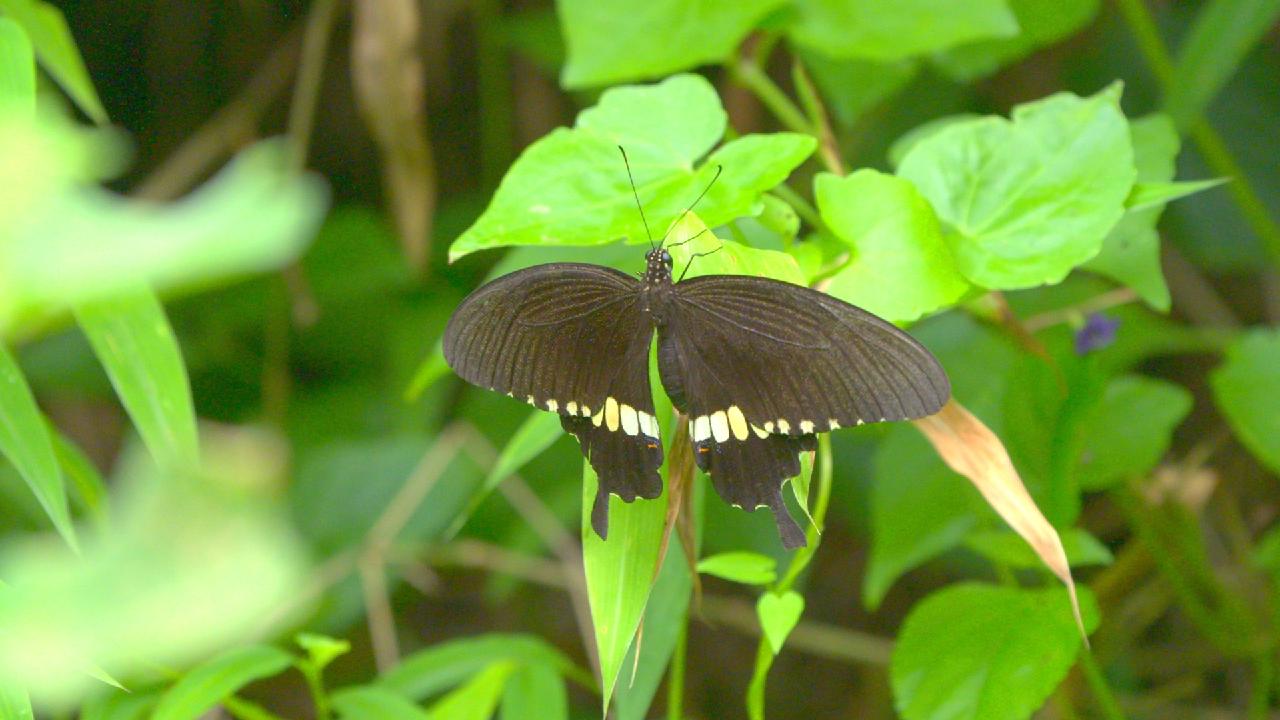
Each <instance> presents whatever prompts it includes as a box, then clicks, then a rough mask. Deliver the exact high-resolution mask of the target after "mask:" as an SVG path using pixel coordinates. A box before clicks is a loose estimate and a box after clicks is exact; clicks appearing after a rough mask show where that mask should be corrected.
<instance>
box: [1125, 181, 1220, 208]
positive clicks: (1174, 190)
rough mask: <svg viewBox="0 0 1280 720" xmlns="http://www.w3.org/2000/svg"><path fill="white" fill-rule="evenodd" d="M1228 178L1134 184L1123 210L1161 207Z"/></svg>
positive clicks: (1215, 185)
mask: <svg viewBox="0 0 1280 720" xmlns="http://www.w3.org/2000/svg"><path fill="white" fill-rule="evenodd" d="M1229 180H1230V178H1214V179H1212V180H1191V181H1186V182H1150V183H1144V182H1138V183H1134V185H1133V189H1132V190H1130V191H1129V197H1128V199H1126V200H1125V208H1126V209H1128V211H1129V212H1134V211H1137V210H1145V209H1147V208H1151V207H1156V206H1163V205H1164V204H1165V203H1167V202H1170V201H1173V200H1177V199H1179V198H1184V197H1187V196H1188V195H1194V194H1196V193H1198V192H1203V191H1205V190H1208V189H1209V188H1212V187H1217V186H1219V185H1222V184H1223V183H1226V182H1229Z"/></svg>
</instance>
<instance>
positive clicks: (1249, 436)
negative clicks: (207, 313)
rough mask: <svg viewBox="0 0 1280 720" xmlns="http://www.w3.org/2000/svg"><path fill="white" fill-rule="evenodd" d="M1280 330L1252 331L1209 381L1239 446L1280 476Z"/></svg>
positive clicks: (1235, 345) (1237, 343)
mask: <svg viewBox="0 0 1280 720" xmlns="http://www.w3.org/2000/svg"><path fill="white" fill-rule="evenodd" d="M1278 358H1280V330H1270V329H1268V330H1261V329H1259V330H1253V331H1250V332H1248V333H1246V334H1244V335H1242V336H1241V337H1240V338H1239V339H1237V340H1236V341H1235V342H1233V343H1232V344H1231V346H1230V347H1229V348H1227V361H1226V363H1224V364H1223V365H1222V366H1221V367H1219V368H1217V369H1216V370H1214V371H1213V373H1212V375H1210V380H1211V381H1212V385H1213V396H1214V399H1215V400H1217V402H1218V407H1219V408H1220V409H1221V410H1222V412H1223V414H1225V415H1226V416H1227V421H1228V422H1230V423H1231V429H1232V430H1234V431H1235V434H1236V437H1238V438H1240V442H1242V443H1244V446H1245V447H1247V448H1249V450H1250V451H1251V452H1252V453H1253V454H1254V455H1255V456H1256V457H1257V458H1258V459H1259V460H1261V461H1262V462H1263V463H1265V464H1266V465H1267V466H1268V467H1270V468H1271V470H1272V472H1276V473H1280V443H1277V442H1276V438H1280V411H1278V410H1277V408H1280V361H1278V360H1277V359H1278Z"/></svg>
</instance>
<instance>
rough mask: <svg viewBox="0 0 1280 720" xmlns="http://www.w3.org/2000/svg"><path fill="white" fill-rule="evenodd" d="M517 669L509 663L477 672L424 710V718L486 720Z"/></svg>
mask: <svg viewBox="0 0 1280 720" xmlns="http://www.w3.org/2000/svg"><path fill="white" fill-rule="evenodd" d="M517 667H518V666H517V665H516V664H515V663H513V662H510V661H501V662H496V663H494V664H492V665H490V666H489V667H487V668H485V669H484V670H481V671H480V672H478V673H476V675H475V677H473V678H471V679H470V680H468V681H467V682H466V684H464V685H462V686H461V687H458V688H457V689H455V690H453V691H452V692H450V693H449V694H448V695H445V696H444V697H442V698H440V699H439V700H438V701H436V703H435V704H434V705H432V706H431V707H430V708H428V710H427V715H428V717H430V718H431V720H489V717H490V716H492V715H493V711H494V710H495V709H497V707H498V701H499V700H500V699H501V698H502V691H503V688H505V687H506V685H507V678H509V677H511V673H513V672H514V671H515V669H516V668H517Z"/></svg>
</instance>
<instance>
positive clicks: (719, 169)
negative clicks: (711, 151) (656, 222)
mask: <svg viewBox="0 0 1280 720" xmlns="http://www.w3.org/2000/svg"><path fill="white" fill-rule="evenodd" d="M723 171H724V166H723V165H717V166H716V174H715V175H714V176H712V178H711V182H709V183H707V186H706V187H705V188H703V189H702V193H701V194H700V195H698V197H697V198H695V199H694V201H693V202H692V203H691V204H690V205H689V207H687V208H685V211H684V212H682V213H680V217H678V218H676V221H675V222H673V223H671V226H670V227H668V228H667V231H666V232H665V233H663V234H662V239H661V240H659V241H658V247H662V243H664V242H666V241H667V236H668V235H670V234H671V231H672V230H674V229H675V227H676V225H679V224H680V221H681V220H684V216H685V215H688V214H689V213H691V212H693V209H694V208H695V207H697V206H698V202H699V201H701V200H702V198H704V197H706V196H707V192H708V191H710V190H711V186H712V185H715V184H716V180H718V179H719V178H720V173H721V172H723Z"/></svg>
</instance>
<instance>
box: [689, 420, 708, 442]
mask: <svg viewBox="0 0 1280 720" xmlns="http://www.w3.org/2000/svg"><path fill="white" fill-rule="evenodd" d="M709 437H711V419H710V418H708V417H707V416H706V415H703V416H701V417H697V418H694V420H693V441H694V442H702V441H703V440H706V439H707V438H709Z"/></svg>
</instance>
